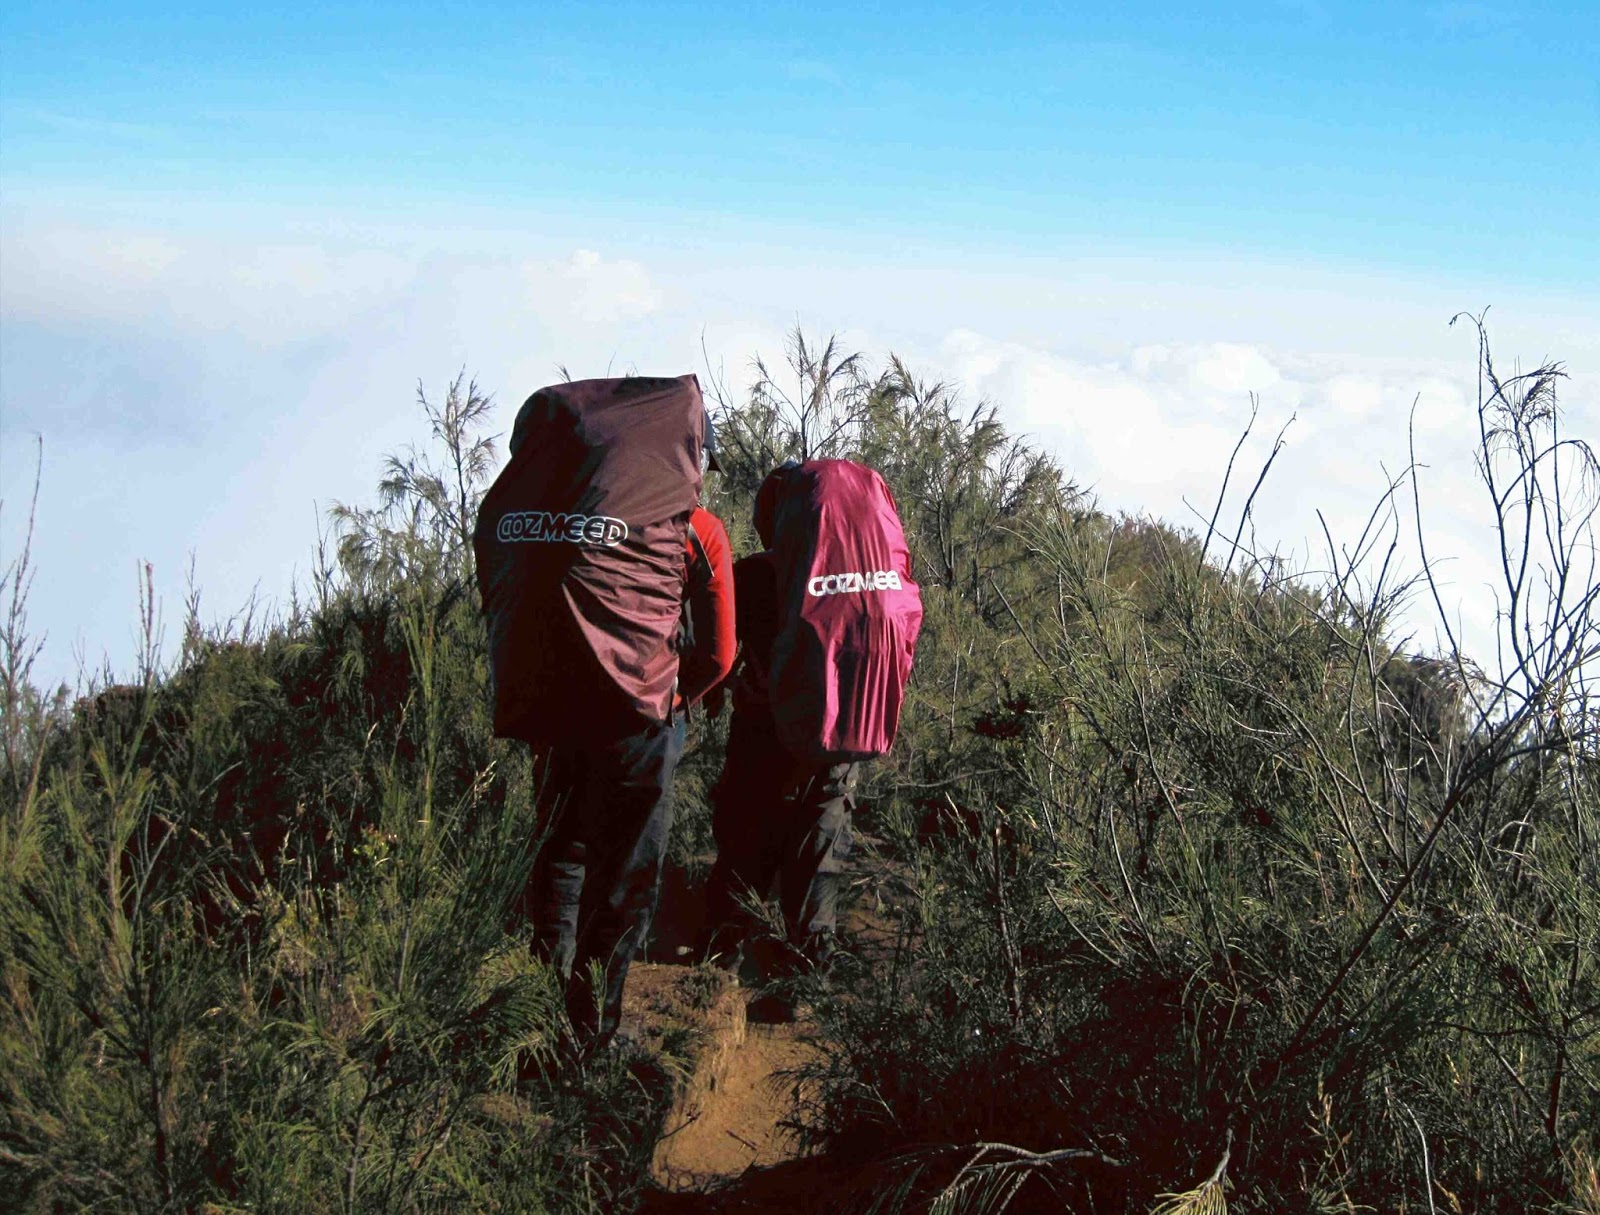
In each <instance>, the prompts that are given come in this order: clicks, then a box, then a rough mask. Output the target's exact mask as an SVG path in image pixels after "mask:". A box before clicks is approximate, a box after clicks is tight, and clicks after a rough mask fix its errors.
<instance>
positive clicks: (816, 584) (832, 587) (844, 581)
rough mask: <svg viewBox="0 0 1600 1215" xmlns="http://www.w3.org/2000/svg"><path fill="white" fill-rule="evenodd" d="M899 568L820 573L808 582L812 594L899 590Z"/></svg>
mask: <svg viewBox="0 0 1600 1215" xmlns="http://www.w3.org/2000/svg"><path fill="white" fill-rule="evenodd" d="M899 589H900V573H899V571H898V570H874V571H872V572H871V573H865V572H863V573H860V574H856V573H849V574H818V575H817V576H816V577H815V578H813V579H812V580H811V581H810V582H808V583H806V593H807V594H810V595H819V596H820V595H859V594H861V593H862V592H863V591H898V590H899Z"/></svg>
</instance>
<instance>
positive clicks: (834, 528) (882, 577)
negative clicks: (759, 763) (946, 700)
mask: <svg viewBox="0 0 1600 1215" xmlns="http://www.w3.org/2000/svg"><path fill="white" fill-rule="evenodd" d="M773 478H775V479H776V480H775V481H774V487H775V488H774V491H772V500H771V503H770V506H771V520H772V522H771V546H772V550H773V555H774V559H775V564H776V567H777V572H778V588H777V590H778V615H779V618H778V625H777V632H776V635H775V637H774V639H773V643H772V664H771V671H770V682H769V690H770V699H771V706H772V715H773V719H774V722H775V723H776V725H777V729H778V736H779V738H780V739H781V740H782V742H783V744H784V746H785V748H786V749H787V750H788V751H789V752H790V753H791V754H793V755H794V756H795V757H796V758H798V759H801V760H804V761H806V762H808V763H815V764H824V763H828V764H832V763H843V762H848V761H854V760H861V759H870V758H873V757H874V756H878V755H882V754H884V753H885V752H887V751H888V750H889V748H890V746H892V745H893V743H894V736H895V731H896V730H897V729H898V728H899V724H900V706H901V702H902V701H903V700H904V698H905V687H906V681H907V679H908V678H909V677H910V674H911V662H912V658H913V656H914V655H915V653H916V646H917V634H918V632H919V631H920V630H921V627H922V596H921V592H920V591H919V590H918V589H917V584H916V583H915V582H914V581H912V578H911V551H910V549H909V548H907V546H906V538H905V530H904V528H903V527H902V526H901V524H900V516H899V514H898V513H897V512H896V510H895V504H894V497H893V495H892V494H890V492H889V487H888V485H887V484H885V483H884V480H883V478H882V477H881V476H880V475H879V474H878V473H877V472H875V471H874V470H872V469H870V468H867V467H865V466H864V465H861V464H856V463H854V462H853V461H850V460H811V461H808V462H806V463H804V464H800V465H797V466H793V467H790V468H785V469H780V470H779V471H778V472H777V473H775V474H773ZM769 480H772V479H770V478H769ZM763 488H764V489H765V488H766V487H763Z"/></svg>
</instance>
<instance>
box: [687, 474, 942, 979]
mask: <svg viewBox="0 0 1600 1215" xmlns="http://www.w3.org/2000/svg"><path fill="white" fill-rule="evenodd" d="M754 522H755V527H756V532H757V534H758V535H759V536H760V537H761V542H762V544H763V545H764V546H765V547H764V549H763V551H762V552H759V553H755V554H752V555H751V556H748V557H745V558H743V559H742V560H740V561H739V562H737V563H736V564H735V566H734V585H735V597H736V599H737V601H738V604H739V616H738V632H739V640H740V643H741V646H742V650H741V659H740V662H741V665H740V669H739V674H738V676H737V678H736V679H735V680H734V681H733V684H732V687H733V720H732V723H731V725H730V729H729V736H728V752H727V759H726V762H725V764H724V766H723V770H722V776H721V779H720V780H719V781H718V782H717V785H716V788H715V789H714V790H713V791H712V832H713V835H714V836H715V839H716V843H717V861H716V865H715V867H714V869H713V870H712V874H711V878H710V880H709V882H708V885H707V891H706V921H705V928H704V931H703V934H702V939H701V953H702V956H703V957H705V958H706V959H708V960H709V961H711V962H713V963H714V964H716V965H719V966H722V967H723V968H725V969H729V970H733V971H737V969H738V968H739V965H740V959H741V954H742V950H743V946H744V944H745V941H746V939H747V938H748V936H749V935H750V932H751V930H752V928H753V927H754V918H753V917H752V915H751V913H750V911H749V904H750V903H751V901H752V900H754V901H759V900H761V899H762V898H764V897H765V895H766V892H767V890H768V889H769V888H770V887H771V885H772V883H773V881H774V880H775V879H776V881H777V882H778V886H779V902H780V906H781V908H782V912H783V920H784V927H785V933H786V938H787V946H788V950H789V960H788V964H787V966H786V967H785V969H786V970H788V971H790V972H794V971H805V970H811V969H816V968H821V967H825V966H827V964H828V962H829V960H830V958H831V956H832V953H833V950H834V943H835V937H836V933H837V927H838V912H839V907H838V903H839V888H840V884H841V875H842V873H843V870H844V865H845V861H846V859H847V858H848V856H849V853H850V845H851V818H852V814H853V811H854V808H855V786H856V781H857V779H858V777H859V774H860V770H861V764H862V763H863V762H864V761H866V760H869V759H872V758H874V757H876V756H879V755H883V754H884V753H886V752H887V751H888V750H889V748H890V746H891V745H892V744H893V742H894V736H895V732H896V729H897V727H898V725H899V720H900V709H901V704H902V701H903V699H904V696H905V687H906V681H907V679H908V678H909V676H910V673H911V663H912V658H913V656H914V654H915V650H916V642H917V634H918V632H919V630H920V628H921V625H922V600H921V595H920V592H919V591H918V588H917V584H916V583H915V582H914V581H913V580H912V577H911V554H910V550H909V548H908V547H907V545H906V540H905V532H904V529H903V528H902V527H901V523H900V518H899V515H898V513H897V512H896V509H895V503H894V497H893V495H892V494H891V493H890V492H889V487H888V485H887V484H885V483H884V480H883V478H882V477H881V476H880V475H879V474H878V473H877V472H875V471H874V470H872V469H870V468H866V467H864V466H863V465H860V464H856V463H854V462H852V461H849V460H811V461H807V462H806V463H803V464H800V463H793V462H791V463H789V464H786V465H784V466H782V467H780V468H778V469H776V470H775V471H774V472H773V473H772V474H771V475H769V476H768V477H767V479H766V480H765V481H764V482H763V483H762V485H761V488H760V490H759V491H758V492H757V495H756V502H755V511H754Z"/></svg>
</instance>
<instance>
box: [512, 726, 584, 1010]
mask: <svg viewBox="0 0 1600 1215" xmlns="http://www.w3.org/2000/svg"><path fill="white" fill-rule="evenodd" d="M543 768H544V771H543V772H542V774H541V776H542V781H541V784H540V790H539V795H538V796H539V803H540V807H539V818H538V829H539V830H540V831H541V832H543V833H544V837H545V838H544V841H543V843H542V844H541V845H540V847H539V853H538V855H537V856H536V857H535V858H534V865H533V872H532V874H531V875H530V877H529V881H528V890H527V894H526V895H525V896H524V900H523V903H524V909H525V913H526V914H527V916H528V917H529V918H530V919H531V920H532V921H533V942H532V944H533V951H534V953H535V955H536V956H538V957H540V958H542V959H543V960H544V961H546V962H549V963H550V964H551V965H552V966H553V967H555V969H556V972H557V973H558V974H559V975H560V976H561V978H562V980H563V982H565V981H567V980H568V979H570V978H571V977H572V959H573V956H574V953H575V951H576V949H577V940H578V908H579V904H580V900H581V897H582V892H583V878H584V866H585V862H586V859H587V848H586V845H585V842H584V832H583V822H584V817H585V813H584V807H583V806H582V805H581V804H578V802H579V799H580V798H581V794H582V789H583V780H584V764H583V756H582V754H581V753H580V752H578V751H576V750H573V749H571V748H559V749H552V750H551V751H550V752H549V753H548V754H547V756H546V757H545V762H544V764H543Z"/></svg>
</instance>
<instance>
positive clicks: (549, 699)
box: [473, 375, 734, 1051]
mask: <svg viewBox="0 0 1600 1215" xmlns="http://www.w3.org/2000/svg"><path fill="white" fill-rule="evenodd" d="M709 440H710V421H709V419H708V418H707V416H706V411H705V404H704V401H703V400H702V399H701V395H700V387H699V384H698V382H697V381H696V380H695V377H694V376H692V375H689V376H681V377H678V378H674V379H659V378H650V377H642V376H630V377H627V378H625V379H609V380H583V381H577V382H573V383H565V384H557V385H553V386H551V387H549V388H542V389H540V390H539V391H538V392H536V393H534V394H533V395H532V396H531V397H529V398H528V400H527V402H526V403H525V404H524V405H523V407H522V409H521V410H520V411H519V412H518V414H517V419H516V423H515V425H514V426H513V428H512V433H511V442H510V455H511V459H510V462H509V463H508V464H507V466H506V468H505V469H504V470H503V471H502V472H501V474H500V476H499V477H498V478H497V479H496V481H495V483H494V485H493V486H491V487H490V489H489V492H488V493H487V494H486V495H485V497H484V501H483V506H482V507H481V509H480V510H479V514H478V521H477V526H476V529H475V531H474V535H473V548H474V551H475V553H476V555H477V561H478V578H479V584H480V587H481V589H482V592H483V609H484V613H485V615H486V617H487V619H488V626H489V666H490V676H491V683H492V685H493V695H494V729H495V733H496V735H498V736H500V737H508V738H520V739H523V740H525V741H527V742H528V743H530V744H532V745H533V747H534V748H535V755H536V757H537V760H538V762H537V764H536V772H537V775H538V776H539V778H541V792H540V799H541V805H540V828H541V830H542V831H543V832H544V841H543V846H542V847H541V849H540V851H539V855H538V857H537V859H536V862H535V866H534V871H533V875H532V878H531V880H530V882H529V889H528V897H527V899H526V909H527V911H528V912H529V914H531V915H532V917H533V919H534V921H535V937H534V944H535V948H536V949H537V951H538V952H539V953H540V954H541V955H542V956H543V957H545V958H547V959H548V960H549V961H550V962H551V963H552V964H553V965H554V966H555V967H556V969H557V971H558V973H559V974H560V975H561V977H562V978H563V980H564V981H565V983H566V1001H567V1010H568V1013H569V1016H570V1018H571V1021H572V1026H573V1030H574V1033H575V1035H576V1040H577V1043H578V1044H579V1045H580V1046H581V1047H582V1048H583V1049H585V1050H588V1051H592V1050H595V1049H598V1048H600V1047H602V1046H604V1045H605V1044H607V1043H608V1042H609V1041H610V1040H611V1039H612V1037H613V1036H614V1035H615V1033H616V1030H617V1027H618V1024H619V1022H620V1020H621V1015H622V992H623V986H624V983H625V982H626V979H627V974H628V968H629V965H630V964H631V962H632V960H633V957H634V955H635V954H636V953H637V952H638V950H639V947H640V946H641V945H642V944H643V942H644V939H645V936H646V935H647V934H648V932H649V929H650V921H651V919H652V917H653V915H654V913H655V905H656V899H657V895H658V891H659V888H660V878H661V863H662V859H663V857H664V856H665V853H666V843H667V835H668V832H669V830H670V828H671V823H672V780H673V774H674V772H675V770H676V768H677V764H678V759H679V757H680V756H681V755H682V753H683V743H684V716H685V713H686V711H687V708H688V706H689V705H690V704H692V703H693V702H694V701H695V700H697V699H699V698H700V697H701V696H703V695H704V694H705V692H706V691H707V690H709V688H710V687H711V686H713V685H714V684H715V683H717V682H718V681H719V680H720V679H722V678H723V677H724V676H725V675H726V674H727V672H728V670H729V668H730V667H731V665H732V661H733V653H734V650H733V646H734V640H733V599H732V576H731V568H730V562H729V548H728V542H727V535H726V533H725V532H724V530H723V528H722V525H721V523H720V522H718V521H717V519H716V518H715V516H713V515H711V514H710V513H709V512H707V511H705V510H703V509H701V508H700V506H699V498H700V491H701V484H702V477H703V468H702V457H703V455H705V454H706V452H707V444H708V442H709ZM596 972H597V973H598V975H599V986H598V988H595V987H594V986H592V985H591V975H592V974H593V973H596Z"/></svg>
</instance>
